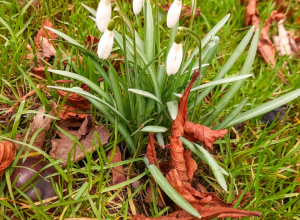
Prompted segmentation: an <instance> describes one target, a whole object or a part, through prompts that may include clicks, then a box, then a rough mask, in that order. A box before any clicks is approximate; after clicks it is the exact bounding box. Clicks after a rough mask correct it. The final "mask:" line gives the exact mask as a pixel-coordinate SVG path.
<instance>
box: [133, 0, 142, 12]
mask: <svg viewBox="0 0 300 220" xmlns="http://www.w3.org/2000/svg"><path fill="white" fill-rule="evenodd" d="M143 5H144V0H133V3H132V9H133V13H134V14H135V15H138V14H139V13H140V12H141V11H142V8H143Z"/></svg>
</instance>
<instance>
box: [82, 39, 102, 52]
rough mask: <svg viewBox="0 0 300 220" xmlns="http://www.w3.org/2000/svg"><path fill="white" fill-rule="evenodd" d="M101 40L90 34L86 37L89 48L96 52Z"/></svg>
mask: <svg viewBox="0 0 300 220" xmlns="http://www.w3.org/2000/svg"><path fill="white" fill-rule="evenodd" d="M99 41H100V39H99V38H96V37H93V36H91V35H89V36H87V38H86V41H85V44H86V45H87V47H88V50H91V51H93V52H94V51H96V49H97V43H99Z"/></svg>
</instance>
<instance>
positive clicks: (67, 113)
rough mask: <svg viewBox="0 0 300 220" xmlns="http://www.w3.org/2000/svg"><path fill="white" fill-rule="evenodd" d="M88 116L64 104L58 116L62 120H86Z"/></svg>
mask: <svg viewBox="0 0 300 220" xmlns="http://www.w3.org/2000/svg"><path fill="white" fill-rule="evenodd" d="M58 108H59V106H58ZM88 115H89V114H85V113H80V112H78V110H77V109H76V108H75V107H74V106H71V105H67V104H64V105H63V107H62V109H61V111H60V112H59V114H58V117H59V118H60V119H68V118H79V119H85V118H86V117H87V116H88Z"/></svg>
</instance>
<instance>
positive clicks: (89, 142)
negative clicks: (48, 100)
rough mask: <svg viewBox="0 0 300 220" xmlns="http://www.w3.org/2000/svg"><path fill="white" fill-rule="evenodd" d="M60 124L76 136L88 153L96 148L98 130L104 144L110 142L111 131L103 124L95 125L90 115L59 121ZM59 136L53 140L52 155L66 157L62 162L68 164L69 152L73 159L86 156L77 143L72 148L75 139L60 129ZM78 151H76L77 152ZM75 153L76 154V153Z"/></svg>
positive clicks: (56, 157)
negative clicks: (95, 138)
mask: <svg viewBox="0 0 300 220" xmlns="http://www.w3.org/2000/svg"><path fill="white" fill-rule="evenodd" d="M58 125H59V126H60V127H61V128H62V129H63V130H64V131H66V132H67V133H69V134H70V135H72V136H73V137H76V139H77V140H78V141H79V142H80V143H81V145H82V146H83V148H84V149H85V151H86V152H87V153H91V152H92V150H93V152H94V151H95V150H96V149H95V146H93V134H94V132H96V133H97V134H98V135H99V137H100V140H101V142H102V145H105V144H107V143H108V139H109V136H110V135H109V132H108V131H107V130H106V128H105V127H104V126H103V125H100V126H98V127H95V126H94V125H93V117H92V116H91V115H88V116H87V117H86V118H85V119H84V120H82V119H77V118H69V119H66V120H62V121H60V122H58ZM56 134H57V136H58V138H56V139H54V140H52V141H51V143H52V148H51V150H50V156H51V157H53V158H55V159H64V160H63V161H62V164H64V165H66V163H67V158H68V154H69V153H70V154H71V161H72V162H75V161H79V160H81V159H83V158H84V157H85V155H84V153H83V151H82V150H81V148H80V147H79V146H78V144H76V147H75V149H72V146H73V142H74V141H73V139H71V138H69V137H68V136H66V135H65V134H63V132H61V131H60V130H57V132H56ZM75 151H76V152H75ZM74 154H75V155H74Z"/></svg>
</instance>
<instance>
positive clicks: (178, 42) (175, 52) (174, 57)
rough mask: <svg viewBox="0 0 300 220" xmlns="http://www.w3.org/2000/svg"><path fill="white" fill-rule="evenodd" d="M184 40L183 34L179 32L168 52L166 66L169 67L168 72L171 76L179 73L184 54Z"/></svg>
mask: <svg viewBox="0 0 300 220" xmlns="http://www.w3.org/2000/svg"><path fill="white" fill-rule="evenodd" d="M182 40H183V37H182V34H181V33H178V34H177V35H176V36H175V42H174V43H173V45H172V47H171V49H170V51H169V53H168V57H167V63H166V68H167V74H168V75H169V76H170V75H172V74H175V73H177V71H178V70H179V67H180V65H181V62H182V56H183V51H182Z"/></svg>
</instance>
